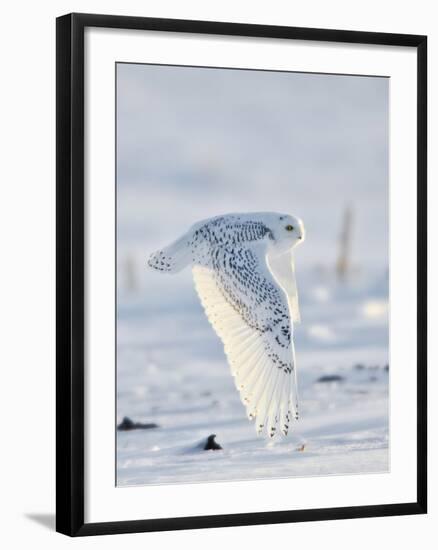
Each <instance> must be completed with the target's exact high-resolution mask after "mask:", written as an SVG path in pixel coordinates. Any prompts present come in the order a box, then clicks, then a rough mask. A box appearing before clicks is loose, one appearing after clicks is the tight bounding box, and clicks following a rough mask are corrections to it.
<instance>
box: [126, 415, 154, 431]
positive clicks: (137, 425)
mask: <svg viewBox="0 0 438 550" xmlns="http://www.w3.org/2000/svg"><path fill="white" fill-rule="evenodd" d="M158 427H159V426H158V424H155V423H154V422H151V423H149V424H142V423H141V422H134V421H133V420H131V419H130V418H128V417H127V416H125V417H124V419H123V420H122V422H121V423H120V424H119V425H118V426H117V429H118V430H119V431H122V432H126V431H129V430H150V429H152V428H158Z"/></svg>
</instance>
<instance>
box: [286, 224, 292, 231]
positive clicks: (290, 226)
mask: <svg viewBox="0 0 438 550" xmlns="http://www.w3.org/2000/svg"><path fill="white" fill-rule="evenodd" d="M293 230H294V226H293V225H286V231H293Z"/></svg>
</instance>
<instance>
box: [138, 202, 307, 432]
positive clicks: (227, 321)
mask: <svg viewBox="0 0 438 550" xmlns="http://www.w3.org/2000/svg"><path fill="white" fill-rule="evenodd" d="M303 240H304V226H303V223H302V222H301V220H299V219H298V218H296V217H294V216H289V215H287V214H278V213H274V212H262V213H248V214H229V215H224V216H217V217H215V218H210V219H209V220H204V221H202V222H199V223H197V224H195V225H194V226H192V227H191V228H190V230H189V231H188V232H187V233H186V234H185V235H183V236H182V237H180V238H179V239H178V240H177V241H175V242H174V243H173V244H171V245H170V246H168V247H166V248H164V249H162V250H159V251H158V252H155V253H154V254H152V255H151V257H150V259H149V261H148V265H149V266H150V267H151V268H153V269H155V270H158V271H162V272H163V273H177V272H178V271H180V270H181V269H183V268H184V267H186V266H188V265H191V266H192V271H193V277H194V281H195V287H196V290H197V292H198V295H199V298H200V300H201V303H202V305H203V307H204V309H205V312H206V314H207V317H208V320H209V321H210V323H211V325H212V326H213V328H214V330H215V331H216V333H217V335H218V336H219V337H220V339H221V340H222V342H223V344H224V350H225V354H226V356H227V358H228V363H229V364H230V367H231V372H232V374H233V376H234V379H235V383H236V387H237V389H238V390H239V392H240V397H241V399H242V402H243V403H244V405H245V407H246V411H247V414H248V417H249V418H250V419H255V420H256V430H257V433H267V434H268V435H269V436H270V437H273V436H274V435H276V434H278V433H282V434H283V435H287V434H288V432H289V429H290V424H291V422H292V420H294V419H295V420H296V419H298V398H297V383H296V363H295V352H294V343H293V323H294V322H299V318H300V315H299V306H298V293H297V287H296V280H295V271H294V261H293V255H292V249H293V248H294V247H295V246H296V245H297V244H298V243H300V242H302V241H303Z"/></svg>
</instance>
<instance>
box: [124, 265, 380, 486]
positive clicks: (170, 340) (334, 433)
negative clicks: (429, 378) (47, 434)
mask: <svg viewBox="0 0 438 550" xmlns="http://www.w3.org/2000/svg"><path fill="white" fill-rule="evenodd" d="M160 277H161V278H164V279H165V282H166V284H168V285H169V287H170V288H169V291H170V297H169V299H170V300H173V307H169V308H168V309H166V308H165V307H163V308H160V309H155V310H153V308H152V307H151V306H150V303H149V301H147V300H142V299H141V296H142V292H141V291H139V292H137V293H123V292H120V295H121V296H123V299H122V300H120V301H119V309H118V319H119V321H118V372H117V388H118V391H117V395H118V418H117V420H118V422H120V421H121V420H122V418H123V417H124V416H128V417H130V418H132V419H134V420H135V421H139V422H145V423H148V422H154V423H156V424H158V425H159V428H156V429H150V430H133V431H128V432H121V431H119V432H118V433H117V484H118V485H119V486H127V485H137V484H158V483H189V482H190V483H194V482H203V481H220V480H243V479H258V478H260V479H261V478H274V477H291V476H310V475H312V476H314V475H333V474H354V473H370V472H384V471H387V470H388V379H389V370H388V366H387V365H388V353H387V338H388V327H387V318H386V315H385V313H386V310H384V314H383V316H380V317H379V316H377V318H376V316H371V318H370V317H369V316H368V315H366V314H365V313H364V307H363V304H364V303H367V301H369V300H370V299H371V298H373V299H375V300H380V301H383V298H382V297H381V295H382V294H385V292H386V290H385V284H386V283H385V280H384V279H382V280H381V281H380V286H379V285H378V286H377V287H376V285H374V284H373V285H371V286H372V288H373V294H371V297H370V288H369V287H365V288H363V286H361V285H360V284H357V283H355V284H350V285H339V283H336V282H333V283H332V284H331V285H327V294H329V295H330V296H332V298H331V302H327V301H324V302H319V303H316V304H315V303H314V298H313V296H314V284H313V281H312V275H311V274H308V275H307V276H306V277H305V278H304V281H306V282H305V283H303V285H302V287H303V288H302V290H301V308H302V317H303V320H304V321H303V324H302V325H300V326H298V327H297V328H296V334H295V342H296V348H297V361H298V382H299V394H300V409H301V418H300V420H299V421H298V422H297V423H296V424H295V425H294V429H293V433H292V434H291V436H290V437H287V438H282V439H279V438H274V439H272V440H268V439H265V438H261V437H257V436H256V433H255V429H254V424H253V423H252V422H250V421H249V420H248V419H247V418H246V415H245V409H244V406H243V405H242V404H241V402H240V398H239V395H238V392H237V390H236V389H235V387H234V382H233V379H232V376H231V374H230V372H229V367H228V365H227V363H226V360H225V356H224V353H223V350H222V346H221V343H220V341H219V339H218V338H217V336H216V335H215V334H214V332H213V329H212V328H211V326H210V325H209V323H208V321H207V319H206V317H205V315H204V313H203V311H202V309H201V306H200V305H199V303H198V300H197V297H196V295H195V293H194V290H193V285H192V283H191V281H190V277H187V276H183V277H182V278H183V282H182V283H180V285H177V286H179V288H178V292H175V293H174V294H173V293H172V288H171V287H172V286H173V284H174V283H175V282H176V281H177V279H176V278H175V276H162V275H161V274H157V275H156V274H154V273H148V274H147V276H146V277H145V280H146V281H147V286H148V288H149V289H150V288H151V287H153V284H154V282H155V283H157V284H158V283H159V284H160V287H161V281H160V279H159V278H160ZM161 280H162V279H161ZM318 284H321V283H318ZM379 295H380V296H379ZM175 301H176V303H175ZM150 307H151V309H149V308H150ZM315 327H319V330H315ZM328 334H331V335H332V337H330V338H328V337H327V335H328ZM333 375H337V376H339V377H340V378H341V379H340V380H338V381H334V382H324V381H318V380H319V379H320V378H321V377H324V376H333ZM210 434H216V436H217V437H216V441H217V442H218V443H219V444H220V445H221V446H222V447H223V449H222V450H219V451H204V450H202V443H203V442H205V440H206V438H207V437H208V436H209V435H210ZM303 446H304V447H303ZM301 449H303V450H301Z"/></svg>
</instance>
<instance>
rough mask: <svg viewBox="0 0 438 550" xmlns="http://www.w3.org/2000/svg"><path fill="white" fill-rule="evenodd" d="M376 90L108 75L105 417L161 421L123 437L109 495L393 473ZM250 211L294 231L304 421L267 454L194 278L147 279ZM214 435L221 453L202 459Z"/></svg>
mask: <svg viewBox="0 0 438 550" xmlns="http://www.w3.org/2000/svg"><path fill="white" fill-rule="evenodd" d="M388 87H389V80H388V79H386V78H380V77H358V76H345V75H326V74H305V73H281V72H268V71H253V70H230V69H213V68H190V67H173V66H153V65H137V64H117V115H116V116H117V323H118V326H117V329H118V333H117V388H118V402H117V415H118V422H121V421H122V419H123V418H124V417H128V418H129V419H131V420H133V421H138V422H145V423H154V424H156V426H157V428H154V429H151V430H127V431H119V432H118V457H117V473H118V484H119V485H131V484H136V483H165V482H184V481H205V480H208V479H210V480H213V481H214V480H220V479H247V478H254V477H266V476H269V477H272V476H282V475H287V476H289V475H315V474H321V475H322V474H336V473H338V474H339V473H358V472H360V473H363V472H366V471H370V472H371V471H373V472H375V471H384V470H385V469H387V466H388V414H387V413H388V375H389V362H388V230H389V227H388ZM249 211H278V212H285V213H290V214H294V215H297V216H299V217H301V218H302V219H303V221H304V224H305V227H306V242H305V243H304V245H302V246H300V247H299V248H298V249H297V251H296V272H297V281H298V288H299V294H300V303H301V317H302V324H301V325H300V326H298V327H297V328H296V333H295V345H296V350H297V361H298V369H299V371H298V375H299V391H300V395H301V410H302V420H301V421H300V422H299V426H297V430H296V439H295V440H294V439H293V438H292V440H290V441H287V442H286V443H284V442H281V443H277V444H276V445H275V446H273V447H271V446H269V445H268V446H267V445H266V443H265V442H263V441H262V440H260V439H256V438H255V430H254V427H253V425H252V424H251V423H250V422H249V421H248V420H246V418H245V412H244V408H243V406H242V405H241V404H240V401H239V397H238V393H237V391H236V390H235V389H234V387H233V380H232V377H231V376H230V374H229V368H228V366H227V364H226V361H225V357H224V354H223V349H222V345H221V343H220V341H219V339H218V338H217V337H216V335H215V334H214V332H213V330H212V329H211V327H210V325H209V324H208V322H207V320H206V318H205V316H204V314H203V311H202V308H201V306H200V304H199V301H198V299H197V296H196V294H195V290H194V288H193V283H192V280H191V273H190V271H189V270H188V271H187V272H183V273H180V274H178V275H176V276H165V275H161V274H159V273H151V272H148V271H147V270H146V260H147V258H148V256H149V254H150V253H151V252H153V251H155V250H157V249H159V248H162V247H163V246H165V245H167V244H169V243H170V242H171V241H173V240H174V239H175V238H177V237H179V236H180V235H181V234H182V233H184V232H185V231H186V230H187V229H188V228H189V227H190V225H192V224H193V223H195V222H196V221H199V220H200V219H204V218H208V217H211V216H215V215H219V214H226V213H231V212H249ZM210 433H216V434H217V437H218V439H219V438H220V440H221V442H222V443H223V447H224V449H223V452H221V453H212V454H210V453H205V454H202V453H199V452H196V449H197V448H198V447H197V444H198V443H199V441H202V438H203V437H206V436H208V435H210ZM291 441H292V442H291ZM197 442H198V443H197ZM303 445H304V448H305V449H306V452H305V453H294V451H295V450H296V449H297V448H300V449H301V448H302V447H303ZM206 455H208V458H207V457H206ZM213 455H214V457H215V458H212V456H213ZM291 456H292V457H293V459H291Z"/></svg>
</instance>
